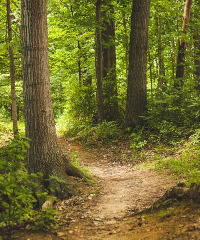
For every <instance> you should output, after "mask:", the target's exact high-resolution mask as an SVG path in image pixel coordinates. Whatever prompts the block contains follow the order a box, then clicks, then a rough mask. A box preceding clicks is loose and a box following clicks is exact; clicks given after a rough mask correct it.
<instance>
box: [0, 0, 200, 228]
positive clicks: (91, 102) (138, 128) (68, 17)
mask: <svg viewBox="0 0 200 240" xmlns="http://www.w3.org/2000/svg"><path fill="white" fill-rule="evenodd" d="M46 7H47V9H46ZM0 10H1V11H0V25H1V28H0V121H1V122H0V130H1V132H2V136H3V135H8V132H7V130H8V126H9V124H10V122H13V133H14V136H15V139H14V140H13V141H12V144H11V145H10V146H11V148H9V147H5V146H4V147H2V148H1V152H0V154H1V158H2V160H0V161H1V164H0V167H1V168H2V170H1V169H0V174H1V176H0V177H1V178H2V180H3V179H4V181H5V182H4V184H2V186H1V183H0V196H1V197H2V198H7V197H8V195H7V194H8V193H6V191H7V190H8V189H9V181H11V182H12V181H13V179H16V178H17V176H13V178H10V177H8V178H6V180H5V176H6V173H8V172H9V171H11V172H12V171H13V172H14V171H16V170H17V171H19V172H20V171H22V170H21V169H23V172H24V177H25V179H26V181H27V184H30V185H31V187H30V188H29V189H28V190H24V189H21V190H20V189H18V190H17V191H18V192H17V193H15V194H18V195H19V196H21V197H22V199H24V194H25V195H26V196H28V197H29V198H30V201H32V200H31V199H32V198H33V196H32V195H31V190H30V189H35V188H37V187H36V186H32V183H31V182H32V181H35V180H33V179H35V178H36V179H37V181H38V184H39V186H40V187H39V188H40V190H39V191H38V194H36V195H37V199H39V202H40V201H41V202H42V201H43V200H41V199H43V198H45V196H46V195H48V194H47V192H45V193H44V192H43V191H44V189H45V188H48V189H54V193H55V195H57V196H58V197H59V198H66V197H69V196H70V195H72V194H73V191H72V190H71V184H72V183H71V178H70V177H71V176H76V177H79V178H86V179H87V177H85V176H84V174H83V173H82V172H81V171H80V169H78V168H76V167H74V166H73V165H72V164H71V163H70V161H69V159H67V157H66V156H64V154H63V153H62V151H61V150H60V149H59V146H58V142H57V136H56V128H57V131H59V133H60V134H65V135H67V136H70V137H75V138H77V139H80V140H84V142H87V143H88V144H90V145H94V146H100V145H101V144H106V145H108V146H109V145H110V144H112V143H114V142H116V141H120V139H125V138H126V139H129V141H130V146H131V149H132V151H133V152H134V153H135V154H139V153H140V152H142V151H145V149H146V150H148V149H150V148H153V147H154V146H156V147H157V146H160V145H165V146H168V147H171V148H175V147H177V148H178V147H179V148H181V149H187V154H189V153H188V149H190V148H192V149H193V153H194V156H193V158H190V157H189V156H188V155H187V157H186V158H190V163H187V164H188V165H190V166H191V167H192V166H194V168H192V169H191V171H190V173H191V172H192V177H191V179H189V180H188V183H191V182H196V183H200V176H199V170H200V169H199V155H200V150H199V139H200V110H199V109H200V19H199V12H200V1H199V0H193V1H192V0H171V1H164V0H160V1H158V0H157V1H156V0H151V1H150V0H133V1H128V0H87V1H85V0H79V1H77V0H48V3H46V1H45V0H42V1H40V0H34V1H31V0H22V1H20V0H1V1H0ZM46 10H47V11H46ZM46 17H47V18H46ZM46 21H47V22H46ZM47 25H48V33H47V28H46V26H47ZM47 34H48V41H47ZM52 107H53V108H52ZM24 122H25V135H24ZM55 125H56V128H55ZM9 134H10V133H9ZM11 135H12V134H11ZM25 136H26V138H28V140H25ZM2 139H3V138H2ZM2 139H0V140H2ZM188 144H189V146H188ZM3 145H4V144H3V140H2V146H3ZM16 146H18V147H17V148H16ZM26 148H28V150H27V153H26V162H24V158H25V157H24V156H25V152H26ZM14 155H15V157H14ZM6 156H9V157H10V158H11V159H12V161H13V165H12V166H11V165H7V166H6V164H5V159H6ZM16 156H17V157H16ZM3 159H4V160H3ZM193 160H194V162H193ZM16 161H17V162H16ZM18 161H19V162H20V164H18V163H19V162H18ZM193 163H194V164H193ZM168 167H170V164H168ZM186 168H187V167H186ZM25 169H28V172H29V174H31V178H32V179H31V180H30V179H29V180H28V178H29V177H28V175H29V174H28V172H26V170H25ZM181 171H182V170H180V172H181ZM38 172H40V174H39V175H38ZM187 174H188V173H187ZM187 174H186V175H187ZM3 176H4V177H3ZM58 178H59V179H61V180H59V179H58ZM47 179H48V180H47ZM6 181H7V182H6ZM18 181H19V182H20V181H21V180H18ZM6 184H7V187H5V186H6ZM5 189H7V190H5ZM9 191H11V189H10V190H9ZM9 191H8V192H9ZM48 191H49V190H48ZM63 192H64V193H63ZM10 194H11V193H10ZM10 197H12V194H11V195H10ZM8 198H9V197H8ZM4 200H5V202H6V199H4ZM22 203H23V204H25V201H24V200H22ZM6 204H7V205H9V203H8V201H7V202H6V203H5V204H4V205H2V206H1V204H0V210H2V211H3V210H5V209H4V208H5V206H7V205H6ZM15 204H16V205H18V203H15ZM23 204H22V205H23ZM25 205H26V204H25ZM39 205H40V204H39ZM26 207H27V209H29V207H30V206H26ZM31 207H33V208H34V206H31ZM18 208H19V209H18V210H16V209H17V207H16V209H15V211H16V212H15V214H14V215H17V214H18V213H19V212H20V211H21V208H20V207H19V206H18ZM13 211H14V210H13ZM24 211H25V210H24ZM25 212H26V211H25ZM5 216H6V219H7V220H6V221H7V222H5V221H3V220H2V219H3V218H5ZM5 216H4V217H3V218H0V226H1V224H2V226H4V225H9V224H10V223H12V221H15V220H16V218H15V217H13V219H12V217H11V216H8V212H6V211H5Z"/></svg>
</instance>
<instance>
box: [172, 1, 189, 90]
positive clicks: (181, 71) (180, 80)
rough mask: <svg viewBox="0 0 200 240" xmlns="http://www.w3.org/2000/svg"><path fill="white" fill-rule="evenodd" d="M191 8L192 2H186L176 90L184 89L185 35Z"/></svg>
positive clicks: (180, 40)
mask: <svg viewBox="0 0 200 240" xmlns="http://www.w3.org/2000/svg"><path fill="white" fill-rule="evenodd" d="M191 6H192V0H186V2H185V9H184V14H183V23H182V29H181V31H182V33H183V35H182V36H180V39H179V49H178V57H177V68H176V80H175V84H174V86H175V88H182V85H183V77H184V62H185V50H186V41H185V37H184V34H186V33H187V28H188V24H189V21H190V12H191Z"/></svg>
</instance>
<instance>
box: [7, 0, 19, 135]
mask: <svg viewBox="0 0 200 240" xmlns="http://www.w3.org/2000/svg"><path fill="white" fill-rule="evenodd" d="M7 24H8V42H9V47H8V50H9V56H10V81H11V99H12V110H11V111H12V121H13V132H14V136H16V135H17V134H18V124H17V102H16V91H15V65H14V52H13V46H12V23H11V9H10V0H7Z"/></svg>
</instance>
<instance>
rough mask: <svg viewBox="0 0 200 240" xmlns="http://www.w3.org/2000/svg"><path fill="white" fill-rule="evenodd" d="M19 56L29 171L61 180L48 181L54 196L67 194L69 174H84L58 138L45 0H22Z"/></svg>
mask: <svg viewBox="0 0 200 240" xmlns="http://www.w3.org/2000/svg"><path fill="white" fill-rule="evenodd" d="M22 56H23V90H24V115H25V127H26V136H27V137H28V138H29V139H30V148H29V149H28V151H27V162H28V170H29V172H30V173H32V172H33V173H36V172H42V173H43V175H44V179H49V178H50V177H51V176H55V177H59V178H61V179H63V180H64V181H65V182H62V183H59V181H57V182H56V180H55V179H54V181H53V180H51V181H50V182H51V183H52V182H54V183H53V188H54V189H55V192H56V194H57V196H59V197H61V198H64V197H68V195H69V194H70V193H71V192H70V191H71V190H72V189H71V190H70V187H69V185H70V178H69V176H68V175H70V176H71V175H73V176H78V177H83V174H82V173H81V172H80V171H79V170H78V169H76V168H74V167H73V166H72V165H71V163H70V162H69V159H67V158H66V156H64V154H63V153H62V151H61V150H60V147H59V145H58V141H57V135H56V129H55V122H54V115H53V107H52V100H51V92H50V80H49V61H48V34H47V0H34V1H32V0H22ZM67 174H68V175H67ZM55 182H56V183H55ZM51 185H52V184H51Z"/></svg>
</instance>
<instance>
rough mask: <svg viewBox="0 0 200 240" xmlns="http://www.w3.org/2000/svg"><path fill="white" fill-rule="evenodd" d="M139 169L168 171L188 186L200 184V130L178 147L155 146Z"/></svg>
mask: <svg viewBox="0 0 200 240" xmlns="http://www.w3.org/2000/svg"><path fill="white" fill-rule="evenodd" d="M146 152H147V153H148V150H146ZM152 152H153V153H152ZM137 168H148V169H156V170H167V169H168V170H170V171H171V172H172V173H173V174H175V175H176V176H177V177H178V178H180V179H182V180H183V181H185V182H186V184H187V185H190V184H191V183H193V182H194V183H197V184H200V130H199V129H197V130H196V132H195V133H194V134H193V135H191V136H190V138H189V139H188V140H187V141H184V143H183V142H182V143H181V144H180V143H179V144H177V145H176V146H169V145H164V144H161V145H157V146H154V148H152V150H151V155H149V156H148V154H147V157H146V160H145V161H144V162H143V163H142V164H141V165H139V166H137Z"/></svg>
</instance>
